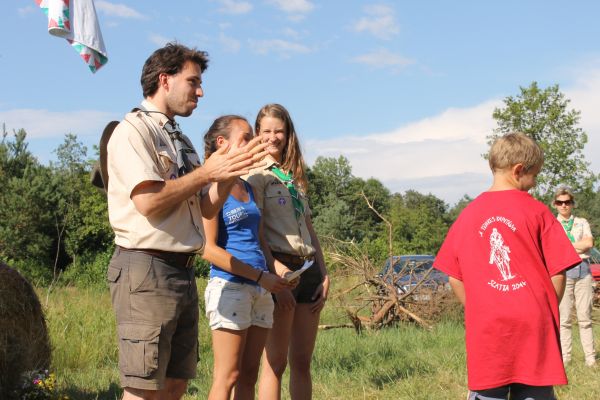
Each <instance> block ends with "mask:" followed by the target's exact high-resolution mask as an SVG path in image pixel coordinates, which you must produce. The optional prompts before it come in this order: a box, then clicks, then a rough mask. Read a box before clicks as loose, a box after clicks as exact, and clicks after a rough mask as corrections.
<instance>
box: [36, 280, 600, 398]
mask: <svg viewBox="0 0 600 400" xmlns="http://www.w3.org/2000/svg"><path fill="white" fill-rule="evenodd" d="M204 286H205V281H204V280H202V279H200V280H198V289H199V291H200V293H203V291H204ZM40 298H41V299H42V301H43V302H45V299H46V292H45V291H44V290H40ZM333 304H334V303H333V302H331V304H329V306H328V307H327V308H326V309H325V311H324V313H323V318H322V321H323V322H324V323H329V324H331V323H340V322H346V321H345V317H344V315H343V313H341V312H340V310H338V309H336V308H335V306H334V305H333ZM201 307H202V305H201ZM45 312H46V316H47V319H48V326H49V330H50V336H51V340H52V345H53V364H52V369H53V370H54V371H55V372H56V374H57V379H58V385H59V388H60V390H61V391H62V392H63V393H64V394H67V395H69V397H70V398H71V399H74V400H78V399H86V400H87V399H89V400H91V399H107V400H108V399H110V400H114V399H118V398H120V394H121V389H120V388H119V380H118V372H117V341H116V336H115V335H116V334H115V322H114V316H113V313H112V309H111V305H110V296H109V293H108V290H107V289H105V290H101V289H82V288H60V289H54V290H53V291H52V292H51V293H50V294H49V295H48V304H47V307H46V309H45ZM598 316H599V315H598V312H596V317H598ZM595 336H596V339H598V337H600V327H598V326H596V330H595ZM578 340H579V339H578V336H577V329H574V354H573V362H572V363H571V364H570V365H569V366H568V368H567V373H568V376H569V381H570V385H568V386H565V387H560V388H558V389H557V394H558V396H559V399H561V400H566V399H578V400H579V399H590V400H591V399H600V381H599V380H598V370H599V369H589V368H586V367H585V366H584V365H583V356H582V354H581V349H580V345H579V342H578ZM200 347H201V348H200V358H201V359H200V362H199V364H198V378H196V379H194V380H193V381H191V382H190V387H189V391H188V395H187V396H186V397H185V398H186V399H203V398H206V397H207V393H208V389H209V386H210V381H211V371H212V353H211V349H210V332H209V329H208V323H207V321H206V318H205V317H204V315H203V310H202V309H201V319H200ZM466 379H467V378H466V371H465V354H464V340H463V327H462V323H461V322H460V321H456V320H454V321H453V320H452V319H450V320H446V321H442V322H440V323H438V324H436V325H435V327H434V328H433V329H432V330H431V331H427V330H424V329H421V328H418V327H416V326H413V325H401V326H398V327H396V328H390V329H385V330H381V331H375V332H369V331H365V332H363V333H362V334H360V335H357V334H356V333H355V331H354V330H353V329H331V330H325V331H321V332H320V333H319V336H318V338H317V347H316V350H315V354H314V361H313V386H314V398H315V399H406V400H409V399H410V400H416V399H428V400H430V399H436V400H437V399H440V400H444V399H464V398H465V397H466ZM284 398H286V399H287V398H289V396H287V384H286V385H285V387H284Z"/></svg>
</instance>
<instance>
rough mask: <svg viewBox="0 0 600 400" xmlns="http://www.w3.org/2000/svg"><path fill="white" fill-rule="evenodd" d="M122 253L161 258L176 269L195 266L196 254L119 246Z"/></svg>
mask: <svg viewBox="0 0 600 400" xmlns="http://www.w3.org/2000/svg"><path fill="white" fill-rule="evenodd" d="M117 247H118V248H119V250H120V251H125V252H132V253H142V254H147V255H149V256H152V257H156V258H160V259H161V260H164V261H166V262H167V263H168V264H172V265H173V266H175V267H185V268H191V267H192V266H193V265H194V258H195V257H196V253H176V252H174V251H165V250H155V249H128V248H126V247H122V246H117Z"/></svg>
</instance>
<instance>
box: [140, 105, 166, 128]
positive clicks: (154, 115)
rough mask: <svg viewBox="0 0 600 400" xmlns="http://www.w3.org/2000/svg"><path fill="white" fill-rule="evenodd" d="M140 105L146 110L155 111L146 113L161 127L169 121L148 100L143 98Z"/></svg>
mask: <svg viewBox="0 0 600 400" xmlns="http://www.w3.org/2000/svg"><path fill="white" fill-rule="evenodd" d="M142 107H143V108H144V109H145V110H147V111H157V112H150V113H146V115H147V116H149V117H150V118H152V119H153V120H154V121H155V122H156V123H157V124H158V125H159V126H160V127H161V128H162V127H163V125H164V124H166V123H167V122H168V121H169V117H167V116H166V115H165V114H163V113H162V111H160V110H159V109H158V108H157V107H156V106H155V105H154V104H152V103H151V102H150V100H143V101H142Z"/></svg>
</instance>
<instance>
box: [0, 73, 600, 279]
mask: <svg viewBox="0 0 600 400" xmlns="http://www.w3.org/2000/svg"><path fill="white" fill-rule="evenodd" d="M569 102H570V101H569V99H566V98H565V96H564V94H562V93H561V92H560V90H559V87H558V85H554V86H550V87H547V88H540V87H539V86H538V85H537V83H536V82H533V83H532V84H530V85H529V86H528V87H521V88H520V92H519V94H517V95H516V96H509V97H507V98H505V99H504V105H503V106H502V107H500V108H497V109H496V110H494V113H493V118H494V119H495V120H496V122H497V128H496V129H495V130H494V131H493V132H492V133H491V134H490V135H489V136H488V137H487V139H488V141H489V142H491V141H493V140H494V138H495V137H497V136H498V135H502V134H504V133H507V132H511V131H521V132H524V133H526V134H528V135H530V136H532V137H533V138H534V139H536V140H537V141H538V143H540V145H541V146H542V148H543V149H544V152H545V163H544V168H543V170H542V172H541V173H540V176H539V177H538V186H537V187H536V188H535V189H534V191H533V193H532V194H533V195H534V196H536V197H537V198H539V199H540V200H542V201H544V202H545V203H546V204H549V203H550V201H551V199H552V192H553V191H554V189H555V188H556V187H557V186H559V185H568V186H569V187H571V188H572V189H573V190H574V192H575V193H576V196H577V208H576V209H575V214H576V215H578V216H582V217H585V218H587V219H588V220H589V221H590V224H591V226H592V232H595V233H596V235H597V236H598V237H600V192H599V191H598V189H597V181H598V175H597V174H594V173H593V172H592V171H591V170H590V168H589V163H588V162H587V161H585V157H584V156H583V149H584V147H585V144H586V142H587V134H586V133H585V132H584V131H583V130H582V128H581V127H580V126H579V117H580V114H579V112H578V111H576V110H572V109H570V108H569ZM96 150H97V149H96ZM54 153H55V155H56V161H53V162H50V163H48V164H47V165H44V164H42V163H40V162H39V161H38V160H37V158H36V157H35V156H34V155H33V154H32V153H31V151H29V149H28V143H27V133H26V132H25V131H24V130H23V129H19V130H14V131H13V132H12V135H9V133H8V132H7V131H6V128H5V127H3V129H2V140H1V141H0V185H1V186H0V187H2V192H1V194H0V260H2V261H4V262H6V263H8V264H10V265H12V266H14V267H16V268H18V269H19V270H20V271H21V272H22V273H24V274H25V275H26V276H27V277H28V278H29V279H30V280H32V281H33V282H34V283H36V284H48V283H50V282H52V281H54V280H56V279H57V278H58V277H59V276H62V278H63V280H64V281H66V282H77V283H81V284H92V283H99V282H103V281H104V272H105V268H106V266H107V265H108V260H109V259H110V256H111V254H112V251H113V233H112V230H111V228H110V225H109V223H108V213H107V205H106V197H105V195H104V193H102V192H100V191H98V190H97V189H96V188H95V187H93V186H92V185H91V184H90V182H89V175H90V171H91V169H92V166H93V163H94V160H93V158H94V157H93V156H92V157H90V156H89V155H88V152H87V148H86V147H85V146H84V145H83V144H82V143H81V142H79V141H78V140H77V136H76V135H74V134H67V135H65V137H64V141H63V143H62V144H60V145H59V146H58V147H57V148H56V149H55V150H54ZM96 153H97V151H96ZM94 156H97V154H94ZM484 157H485V155H484ZM308 178H309V189H308V191H309V193H308V196H309V199H310V208H311V212H312V218H313V223H314V226H315V229H316V231H317V233H318V234H319V236H320V237H323V238H332V239H334V240H341V241H352V242H354V243H356V244H357V245H359V246H361V247H363V248H364V249H365V251H366V252H367V253H368V254H369V255H370V257H371V258H372V260H374V261H375V262H381V263H383V262H384V260H385V258H386V257H387V256H388V255H389V246H390V245H391V248H392V252H393V253H395V254H435V253H436V252H437V250H438V249H439V247H440V245H441V243H442V242H443V240H444V237H445V235H446V232H447V231H448V228H449V227H450V225H451V224H452V223H453V222H454V220H455V219H456V218H457V216H458V214H459V213H460V211H461V210H462V209H463V208H464V207H465V206H466V205H467V204H468V203H469V202H470V201H471V199H470V198H469V197H468V196H465V197H463V199H461V200H460V201H459V202H457V203H456V204H454V205H449V204H447V203H445V202H444V201H443V200H442V199H440V198H438V197H436V196H435V195H433V194H424V193H419V192H418V191H415V190H408V191H406V192H404V193H391V192H390V190H389V189H387V188H386V187H385V186H384V185H383V183H382V182H380V181H379V180H377V179H375V178H369V179H363V178H360V177H356V176H354V175H353V173H352V166H351V165H350V163H349V161H348V159H347V158H345V157H343V156H339V157H337V158H335V157H329V158H325V157H319V158H318V159H317V160H316V161H315V163H314V165H312V166H311V167H310V168H309V170H308ZM384 220H385V221H384ZM390 227H391V230H390ZM390 239H391V244H390ZM324 242H325V243H327V240H324Z"/></svg>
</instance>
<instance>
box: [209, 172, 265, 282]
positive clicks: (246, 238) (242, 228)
mask: <svg viewBox="0 0 600 400" xmlns="http://www.w3.org/2000/svg"><path fill="white" fill-rule="evenodd" d="M244 187H245V188H246V190H247V191H248V195H249V197H250V199H249V200H248V202H243V201H239V200H237V199H236V198H235V197H233V196H232V195H229V196H228V197H227V200H225V204H223V208H222V209H221V211H220V212H219V236H218V238H217V245H218V246H219V247H221V248H223V249H225V250H227V251H228V252H229V254H231V255H232V256H234V257H235V258H237V259H238V260H240V261H242V262H244V263H246V264H248V265H250V266H251V267H252V268H256V269H259V270H263V271H265V272H267V265H266V262H265V256H264V255H263V252H262V250H261V249H260V241H259V238H258V226H259V223H260V210H259V209H258V207H257V206H256V202H255V201H254V193H253V192H252V187H250V185H249V184H248V183H247V182H245V181H244ZM210 277H211V278H214V277H219V278H223V279H225V280H227V281H229V282H237V283H250V284H254V285H256V284H257V283H256V282H254V281H252V280H250V279H246V278H244V277H241V276H238V275H233V274H231V273H229V272H227V271H224V270H223V269H221V268H219V267H217V266H216V265H214V264H211V266H210Z"/></svg>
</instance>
